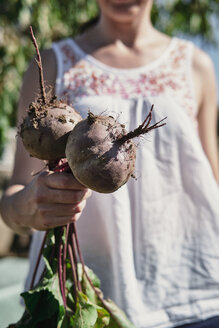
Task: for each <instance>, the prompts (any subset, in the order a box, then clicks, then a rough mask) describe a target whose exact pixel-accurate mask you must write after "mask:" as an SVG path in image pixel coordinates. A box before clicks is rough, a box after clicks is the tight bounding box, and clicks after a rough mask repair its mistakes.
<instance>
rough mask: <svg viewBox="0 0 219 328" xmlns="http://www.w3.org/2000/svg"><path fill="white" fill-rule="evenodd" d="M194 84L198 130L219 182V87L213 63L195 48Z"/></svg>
mask: <svg viewBox="0 0 219 328" xmlns="http://www.w3.org/2000/svg"><path fill="white" fill-rule="evenodd" d="M193 72H194V84H195V91H196V98H197V101H198V117H197V118H198V130H199V137H200V140H201V143H202V147H203V149H204V152H205V153H206V156H207V158H208V160H209V163H210V165H211V167H212V171H213V174H214V176H215V179H216V181H217V182H218V184H219V156H218V143H217V115H218V110H217V87H216V79H215V72H214V67H213V63H212V61H211V59H210V57H209V56H208V55H207V54H206V53H205V52H203V51H202V50H200V49H198V48H195V52H194V60H193Z"/></svg>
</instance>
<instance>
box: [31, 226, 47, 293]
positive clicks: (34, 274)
mask: <svg viewBox="0 0 219 328" xmlns="http://www.w3.org/2000/svg"><path fill="white" fill-rule="evenodd" d="M48 233H49V231H46V232H45V235H44V238H43V241H42V245H41V247H40V250H39V254H38V257H37V261H36V265H35V269H34V272H33V277H32V280H31V283H30V289H32V288H33V285H34V281H35V278H36V274H37V271H38V268H39V263H40V259H41V256H42V253H43V249H44V246H45V243H46V238H47V235H48Z"/></svg>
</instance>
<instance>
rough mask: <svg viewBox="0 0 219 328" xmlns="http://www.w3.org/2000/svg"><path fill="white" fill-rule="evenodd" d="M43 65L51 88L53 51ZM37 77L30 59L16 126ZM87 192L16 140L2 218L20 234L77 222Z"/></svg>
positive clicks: (33, 94)
mask: <svg viewBox="0 0 219 328" xmlns="http://www.w3.org/2000/svg"><path fill="white" fill-rule="evenodd" d="M42 64H43V67H44V78H45V81H46V84H47V85H49V86H51V88H53V89H54V86H55V78H56V59H55V55H54V53H53V51H52V50H46V51H44V52H43V53H42ZM45 68H46V69H45ZM38 76H39V75H38V68H37V64H36V63H35V60H33V61H32V63H31V64H30V66H29V68H28V70H27V72H26V73H25V75H24V79H23V85H22V88H21V92H20V99H19V105H18V119H17V121H18V125H19V124H20V123H21V122H22V119H23V117H24V116H25V115H26V110H27V109H28V107H29V104H30V103H31V102H32V101H34V100H35V99H36V97H37V95H38V94H39V80H38V79H39V78H38ZM37 172H40V173H38V174H37ZM33 174H34V176H33ZM90 193H91V192H90V190H88V189H87V188H85V187H84V186H82V185H81V184H80V183H79V182H78V181H77V180H76V179H75V178H74V177H73V175H71V174H69V173H64V172H63V173H54V172H50V171H46V170H45V165H44V163H43V162H42V161H40V160H38V159H36V158H33V157H30V156H29V154H28V153H27V151H26V150H25V148H24V146H23V144H22V141H21V139H20V137H19V136H18V137H17V149H16V154H15V162H14V169H13V173H12V178H11V181H10V185H9V187H8V188H7V189H6V191H5V192H4V194H3V197H2V199H1V203H0V210H1V216H2V219H3V220H4V221H5V223H6V224H7V225H8V226H9V227H10V228H11V229H13V230H14V231H15V232H17V233H20V234H23V233H28V232H30V230H31V229H37V230H46V229H50V228H53V227H55V226H60V225H64V224H67V223H70V222H72V221H74V220H77V219H78V217H79V216H80V214H81V212H82V210H83V208H84V206H85V204H86V199H87V198H88V197H89V196H90Z"/></svg>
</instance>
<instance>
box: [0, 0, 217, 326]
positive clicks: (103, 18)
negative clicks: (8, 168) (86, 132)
mask: <svg viewBox="0 0 219 328" xmlns="http://www.w3.org/2000/svg"><path fill="white" fill-rule="evenodd" d="M98 4H99V7H100V19H99V21H98V22H97V24H96V25H94V26H92V27H91V28H89V29H87V30H86V31H85V33H83V34H82V35H79V36H78V37H77V38H76V39H75V40H72V39H67V40H63V41H61V42H59V43H55V44H54V45H53V47H52V49H50V50H47V51H45V52H44V53H43V58H42V60H43V66H44V73H45V79H46V80H47V81H48V84H50V85H52V86H53V87H54V89H55V92H56V94H58V96H60V97H63V96H65V97H67V99H68V101H69V102H70V103H72V102H73V103H74V107H75V108H76V109H77V110H78V111H80V113H81V115H82V116H83V117H85V116H86V114H87V111H88V109H90V110H91V111H92V112H94V113H98V114H99V113H103V112H107V113H108V114H111V115H114V116H116V117H117V118H118V119H119V120H120V121H121V122H122V123H127V129H128V130H131V129H133V128H135V127H136V126H138V125H139V124H140V123H142V121H143V118H145V117H146V115H147V113H148V111H149V109H150V107H151V104H154V106H155V109H154V118H153V119H154V120H155V121H158V120H160V119H162V118H163V117H164V116H168V118H167V125H166V126H165V127H162V128H160V129H157V130H156V131H152V132H151V134H150V135H149V136H148V137H147V138H146V140H144V141H141V144H140V146H139V149H138V154H137V163H136V176H137V181H135V180H134V179H133V180H132V181H129V182H128V183H127V184H126V185H125V186H123V187H122V188H120V189H119V190H118V191H117V192H115V193H113V194H107V195H103V194H98V193H95V192H93V193H92V195H91V192H90V191H89V190H87V189H86V188H84V186H82V185H80V184H79V183H78V182H77V181H76V180H75V179H74V178H73V177H72V176H70V175H68V174H67V173H53V172H48V171H44V172H41V173H39V174H38V175H36V176H35V177H34V178H33V179H32V178H31V172H38V171H39V170H40V169H42V168H43V163H41V162H40V161H39V160H36V159H33V158H30V157H29V156H28V154H27V153H26V151H25V150H24V149H23V146H22V144H21V141H20V140H19V139H18V146H17V152H16V159H15V168H14V173H13V176H12V180H11V184H10V187H9V188H8V189H7V190H6V192H5V194H4V196H3V199H2V205H1V212H2V216H3V219H4V220H5V222H6V223H7V224H8V225H9V226H10V227H11V228H12V229H14V230H15V231H16V232H18V233H23V232H24V233H25V232H28V231H29V230H31V229H34V230H38V232H37V231H35V232H34V237H33V242H32V247H31V252H30V263H31V266H30V273H29V276H31V273H32V271H33V267H34V262H35V256H36V255H35V254H36V253H37V249H38V248H39V244H40V240H41V239H42V235H43V232H42V231H43V230H46V229H49V228H52V227H55V226H60V225H64V224H67V223H69V222H72V220H77V219H78V218H79V216H81V218H80V220H79V221H78V229H79V237H80V243H81V246H82V251H83V254H84V257H85V261H86V263H87V264H88V266H90V267H91V268H93V269H94V271H95V272H96V273H97V275H98V276H99V277H100V279H101V281H102V289H103V291H104V293H105V296H109V297H111V298H112V299H113V300H115V301H116V303H117V304H118V305H119V306H121V307H122V308H123V309H124V310H125V311H126V313H127V315H128V316H129V318H130V319H131V321H132V322H133V323H134V324H135V327H136V328H152V327H153V328H154V327H160V328H161V327H162V328H170V327H179V326H182V325H185V324H191V325H189V326H188V327H199V328H201V327H216V326H218V324H219V319H218V317H216V318H215V316H216V315H218V314H219V275H218V270H219V251H218V249H219V247H218V246H219V245H218V240H219V238H218V232H219V222H218V218H219V210H218V206H217V204H218V202H219V193H218V185H217V182H216V181H219V169H218V153H217V141H216V140H217V139H216V116H217V111H216V86H215V77H214V70H213V66H212V63H211V61H210V59H209V58H208V56H207V55H206V54H205V53H203V52H202V51H201V50H199V49H197V48H194V47H193V45H192V44H191V43H190V42H186V41H183V40H180V39H177V38H173V39H171V38H169V37H168V36H166V35H164V34H162V33H160V32H159V31H157V30H156V29H155V28H154V27H153V26H152V24H151V20H150V13H151V7H152V0H108V1H107V0H98ZM38 89H39V85H38V72H37V67H36V64H35V63H32V64H31V65H30V68H29V69H28V71H27V73H26V74H25V76H24V82H23V87H22V90H21V96H20V102H19V109H18V113H19V115H18V116H19V120H21V118H22V117H23V116H24V115H25V110H26V108H28V105H29V103H30V102H31V101H33V100H34V98H35V95H36V93H37V92H38ZM21 163H22V165H21ZM90 195H91V197H90V198H89V196H90ZM88 198H89V199H88ZM85 204H86V206H85ZM12 205H13V206H12ZM41 230H42V231H41ZM39 274H40V273H39ZM27 287H28V283H27ZM206 320H207V321H206ZM212 322H213V323H212Z"/></svg>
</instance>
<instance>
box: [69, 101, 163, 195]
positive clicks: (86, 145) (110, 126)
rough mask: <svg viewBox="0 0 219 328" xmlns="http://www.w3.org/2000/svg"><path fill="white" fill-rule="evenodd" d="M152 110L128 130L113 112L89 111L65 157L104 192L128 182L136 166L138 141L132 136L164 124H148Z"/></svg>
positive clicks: (79, 174)
mask: <svg viewBox="0 0 219 328" xmlns="http://www.w3.org/2000/svg"><path fill="white" fill-rule="evenodd" d="M152 110H153V106H152V108H151V110H150V112H149V114H148V116H147V117H146V119H145V121H144V122H143V123H142V124H141V125H140V126H139V127H138V128H136V129H135V130H134V131H131V132H129V133H127V132H126V130H125V129H124V125H122V124H120V123H118V122H116V120H115V119H114V118H113V117H111V116H95V115H93V114H92V113H89V114H88V117H87V118H86V119H84V120H82V121H80V122H79V123H77V124H76V126H75V127H74V129H73V130H72V132H71V133H70V135H69V137H68V141H67V145H66V158H67V160H68V164H69V166H70V168H71V170H72V172H73V174H74V176H75V177H76V179H77V180H78V181H79V182H80V183H81V184H83V185H84V186H86V187H88V188H90V189H92V190H95V191H98V192H101V193H111V192H114V191H115V190H117V189H118V188H120V187H121V186H122V185H123V184H125V183H126V182H127V181H128V179H129V178H130V176H132V175H133V173H134V169H135V158H136V145H135V143H134V142H133V141H132V140H131V139H132V138H135V137H138V136H140V135H142V134H145V133H147V132H149V131H150V130H152V129H155V128H158V127H160V126H162V125H164V124H165V123H162V124H160V123H161V121H160V122H157V123H155V124H154V125H152V126H149V124H150V122H151V117H152ZM162 121H163V120H162Z"/></svg>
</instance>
